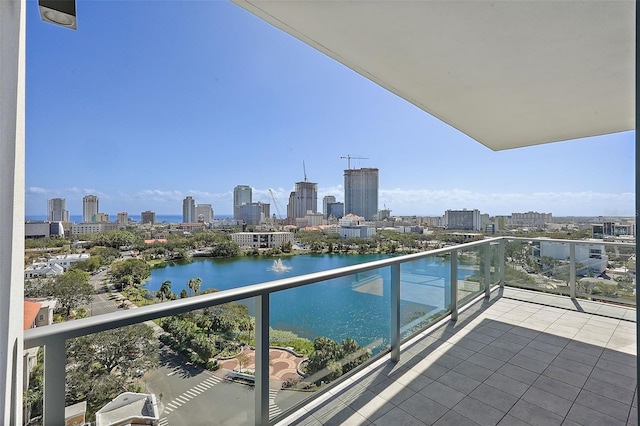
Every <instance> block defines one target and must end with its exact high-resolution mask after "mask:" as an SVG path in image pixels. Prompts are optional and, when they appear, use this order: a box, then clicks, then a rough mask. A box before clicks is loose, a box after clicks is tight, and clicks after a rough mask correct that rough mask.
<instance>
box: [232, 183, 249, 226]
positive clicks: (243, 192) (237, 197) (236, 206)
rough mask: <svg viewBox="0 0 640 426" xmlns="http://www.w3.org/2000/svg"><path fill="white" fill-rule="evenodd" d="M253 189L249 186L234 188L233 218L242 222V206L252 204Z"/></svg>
mask: <svg viewBox="0 0 640 426" xmlns="http://www.w3.org/2000/svg"><path fill="white" fill-rule="evenodd" d="M251 202H252V201H251V187H250V186H248V185H237V186H236V187H235V188H233V218H234V219H236V220H240V206H241V205H243V204H250V203H251Z"/></svg>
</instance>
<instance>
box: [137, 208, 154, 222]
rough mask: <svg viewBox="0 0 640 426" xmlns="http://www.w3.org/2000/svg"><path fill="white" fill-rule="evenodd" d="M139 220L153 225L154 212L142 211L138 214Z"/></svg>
mask: <svg viewBox="0 0 640 426" xmlns="http://www.w3.org/2000/svg"><path fill="white" fill-rule="evenodd" d="M140 221H141V222H142V224H143V225H144V224H145V223H150V224H151V225H153V224H154V223H156V212H152V211H151V210H147V211H144V212H142V213H141V214H140Z"/></svg>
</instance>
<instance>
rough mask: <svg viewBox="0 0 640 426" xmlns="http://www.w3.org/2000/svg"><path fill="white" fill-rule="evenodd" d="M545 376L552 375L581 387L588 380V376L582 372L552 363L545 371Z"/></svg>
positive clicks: (554, 377)
mask: <svg viewBox="0 0 640 426" xmlns="http://www.w3.org/2000/svg"><path fill="white" fill-rule="evenodd" d="M542 375H543V376H547V377H551V378H553V379H556V380H559V381H561V382H563V383H567V384H569V385H573V386H577V387H579V388H581V387H582V386H584V384H585V383H586V382H587V378H588V377H587V376H583V375H582V374H578V373H574V372H572V371H567V370H564V369H562V368H559V367H556V366H553V365H550V366H549V367H548V368H547V369H546V370H544V372H543V373H542Z"/></svg>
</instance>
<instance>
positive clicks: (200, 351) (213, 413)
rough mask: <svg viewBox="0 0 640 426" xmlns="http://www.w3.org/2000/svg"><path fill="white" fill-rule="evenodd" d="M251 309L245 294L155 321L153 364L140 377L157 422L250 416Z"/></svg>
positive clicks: (233, 421) (252, 395)
mask: <svg viewBox="0 0 640 426" xmlns="http://www.w3.org/2000/svg"><path fill="white" fill-rule="evenodd" d="M254 309H255V301H254V299H253V298H250V299H244V300H240V301H237V302H230V303H225V304H221V305H216V306H212V307H209V308H205V309H201V310H197V311H192V312H188V313H186V314H182V315H176V316H172V317H166V318H162V319H161V320H160V321H158V323H159V324H160V326H161V327H162V328H161V329H159V328H156V331H158V332H159V333H160V334H161V336H160V341H161V342H162V343H161V345H160V350H159V366H158V368H155V369H152V370H150V371H148V372H146V373H145V374H144V375H143V376H142V377H141V380H142V382H143V384H144V386H145V389H147V390H148V391H150V392H153V393H154V394H155V395H157V396H158V399H159V402H160V404H159V406H160V424H163V422H164V424H211V423H217V424H236V423H243V424H246V423H253V422H254V420H253V419H254V411H255V410H254V407H255V393H254V392H253V388H254V385H255V350H254V349H253V347H252V346H251V345H252V344H253V343H254V340H255V334H254V332H255V318H254V317H253V316H252V315H253V311H254ZM160 330H162V331H164V333H162V332H161V331H160Z"/></svg>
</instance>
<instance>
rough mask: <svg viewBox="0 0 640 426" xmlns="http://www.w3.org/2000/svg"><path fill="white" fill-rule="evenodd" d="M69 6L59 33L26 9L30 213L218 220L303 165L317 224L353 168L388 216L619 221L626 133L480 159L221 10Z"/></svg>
mask: <svg viewBox="0 0 640 426" xmlns="http://www.w3.org/2000/svg"><path fill="white" fill-rule="evenodd" d="M77 3H78V4H77V14H78V30H77V31H71V30H68V29H64V28H60V27H56V26H53V25H51V24H46V23H44V22H41V21H40V17H39V14H38V11H37V2H36V1H33V0H30V1H28V2H27V164H26V187H27V190H26V199H27V202H26V209H27V214H28V215H46V213H47V199H49V198H55V197H61V198H66V200H67V209H68V210H69V211H70V214H71V215H79V214H82V201H81V200H82V197H83V196H84V195H87V194H94V195H97V196H98V197H99V198H100V210H101V211H102V212H105V213H108V214H110V215H112V217H113V215H115V214H116V213H117V212H119V211H127V212H129V214H135V215H137V214H140V212H141V211H143V210H154V211H156V213H158V214H179V213H181V211H182V199H183V198H184V197H185V196H186V195H191V196H193V197H194V198H195V200H196V203H210V204H212V205H213V208H214V210H215V212H216V215H217V214H231V213H232V198H233V197H232V193H233V188H234V186H236V185H239V184H243V185H250V186H252V187H253V194H254V195H253V198H254V201H263V202H271V200H270V197H269V193H268V189H269V188H272V189H273V191H274V193H275V194H276V197H277V198H278V200H279V202H280V204H281V205H282V206H284V207H285V208H286V204H287V200H288V195H289V192H290V191H291V190H292V189H293V186H294V183H295V182H298V181H302V180H303V178H304V172H303V161H304V163H305V165H306V174H307V177H308V179H309V180H310V181H312V182H317V183H318V189H319V194H318V201H319V202H318V207H319V209H320V210H321V209H322V197H323V196H325V195H335V196H336V198H337V199H338V200H339V201H341V200H343V199H344V196H343V190H342V185H343V170H344V169H345V168H346V167H347V162H346V160H344V159H341V158H340V157H341V156H346V155H348V154H349V155H351V156H354V157H366V158H367V159H357V160H356V159H353V160H351V161H352V163H351V166H352V167H356V168H359V167H377V168H379V169H380V197H379V198H380V206H379V207H380V208H383V206H384V205H385V204H386V206H387V207H388V208H390V209H391V210H392V214H394V215H409V214H416V215H442V214H443V213H444V211H445V210H446V209H462V208H467V209H474V208H477V209H480V211H481V212H482V213H489V214H491V215H504V214H510V213H512V212H523V211H530V210H533V211H538V212H546V213H549V212H550V213H553V214H554V215H555V216H567V215H580V216H587V215H588V216H600V215H602V216H633V212H634V170H635V165H634V137H635V134H634V132H624V133H619V134H614V135H609V136H603V137H596V138H591V139H587V140H584V139H583V140H579V141H568V142H561V143H555V144H548V145H541V146H534V147H530V148H524V149H517V150H509V151H501V152H493V151H491V150H490V149H488V148H486V147H484V146H483V145H481V144H479V143H477V142H475V141H474V140H472V139H470V138H469V137H467V136H465V135H463V134H462V133H460V132H459V131H457V130H455V129H453V128H451V127H449V126H448V125H446V124H444V123H442V122H440V121H438V120H437V119H435V118H433V117H431V116H429V115H428V114H427V113H425V112H423V111H422V110H420V109H418V108H416V107H414V106H413V105H411V104H409V103H407V102H406V101H404V100H402V99H400V98H398V97H396V96H395V95H393V94H391V93H389V92H387V91H386V90H385V89H382V88H381V87H379V86H377V85H376V84H374V83H372V82H371V81H369V80H367V79H365V78H364V77H361V76H360V75H358V74H356V73H355V72H353V71H351V70H350V69H348V68H346V67H344V66H343V65H341V64H339V63H337V62H335V61H334V60H332V59H330V58H328V57H326V56H324V55H323V54H321V53H319V52H317V51H315V50H314V49H312V48H311V47H309V46H307V45H305V44H303V43H302V42H300V41H298V40H296V39H294V38H292V37H291V36H289V35H287V34H285V33H283V32H281V31H280V30H278V29H276V28H273V27H271V26H270V25H269V24H267V23H265V22H263V21H261V20H259V19H258V18H256V17H254V16H253V15H251V14H249V13H248V12H246V11H244V10H242V9H240V8H239V7H237V6H235V5H233V4H231V3H226V2H219V1H194V2H187V1H132V2H128V1H82V0H80V1H78V2H77ZM272 204H273V203H272ZM271 210H272V212H275V209H274V207H273V206H272V209H271Z"/></svg>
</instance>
